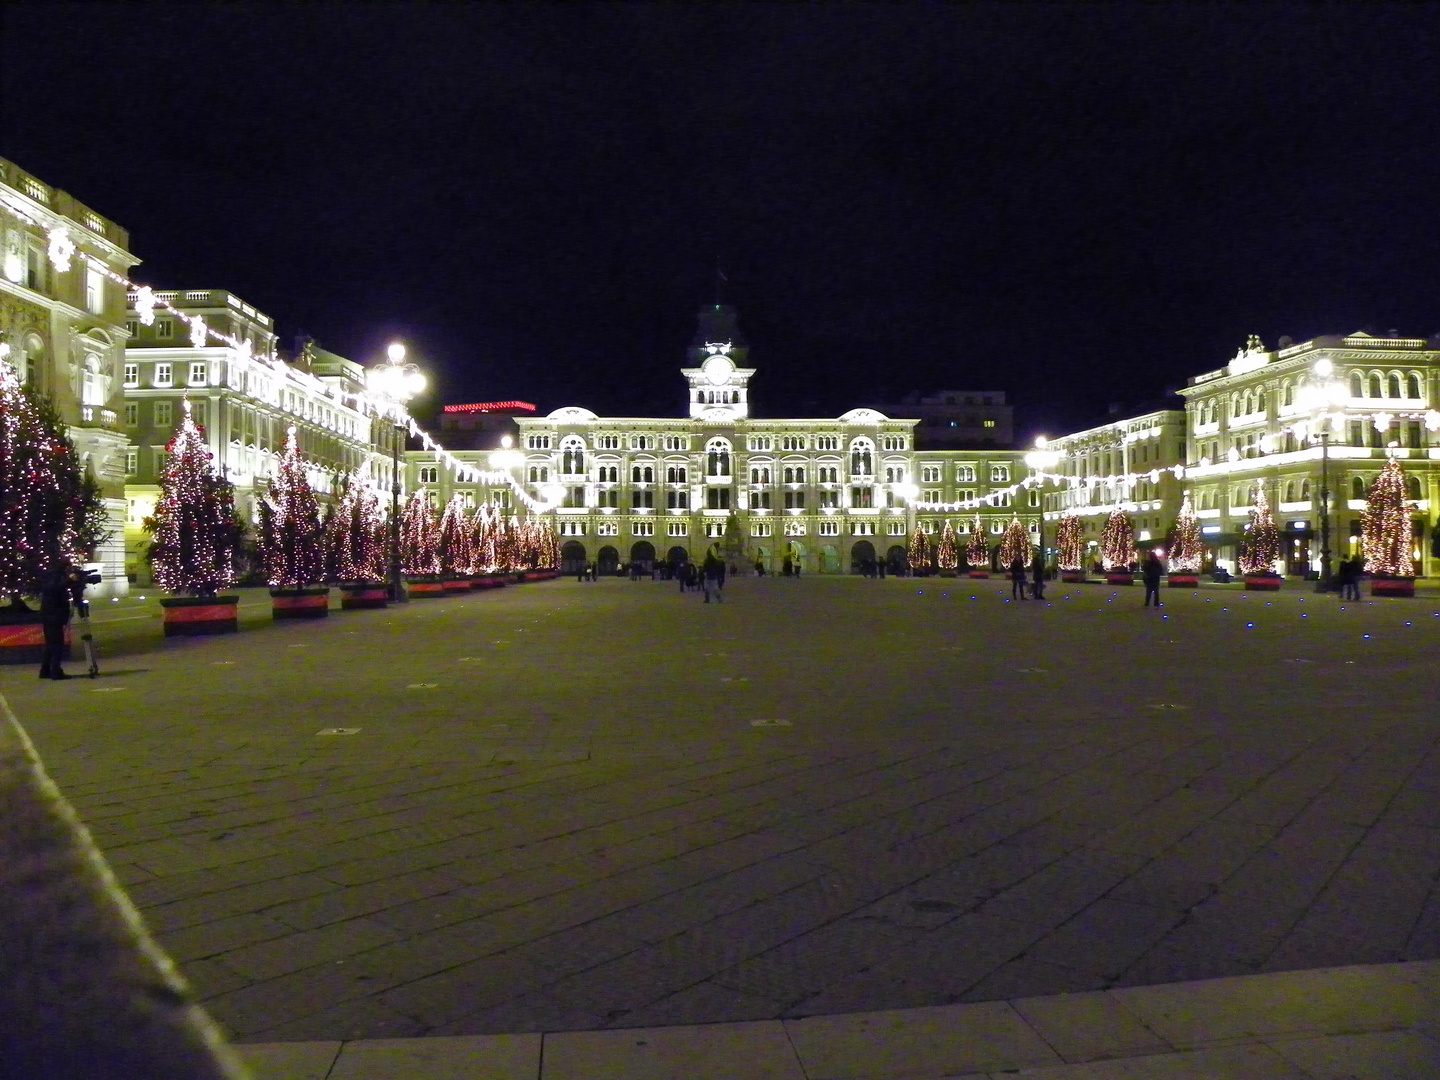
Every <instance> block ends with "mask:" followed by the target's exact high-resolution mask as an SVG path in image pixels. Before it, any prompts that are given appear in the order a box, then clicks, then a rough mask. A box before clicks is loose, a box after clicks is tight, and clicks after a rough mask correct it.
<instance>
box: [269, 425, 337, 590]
mask: <svg viewBox="0 0 1440 1080" xmlns="http://www.w3.org/2000/svg"><path fill="white" fill-rule="evenodd" d="M260 558H261V562H262V563H263V565H264V567H265V578H266V580H267V581H269V583H270V586H271V587H272V588H276V589H304V588H307V587H309V586H311V585H314V584H316V583H317V582H319V581H321V580H322V579H323V578H324V576H325V552H324V536H323V532H322V528H321V524H320V502H319V500H318V499H317V498H316V497H315V490H314V488H312V487H311V486H310V480H309V478H308V477H307V476H306V474H305V462H304V459H302V458H301V457H300V444H299V442H298V440H297V439H296V437H295V428H294V427H293V426H292V427H291V428H290V430H289V432H288V433H287V435H286V438H285V453H284V456H283V457H281V459H280V466H279V468H277V469H276V470H275V475H274V476H272V477H271V478H270V484H269V486H268V488H267V489H266V492H265V497H264V498H263V499H261V500H260Z"/></svg>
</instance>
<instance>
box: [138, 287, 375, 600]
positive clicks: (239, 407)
mask: <svg viewBox="0 0 1440 1080" xmlns="http://www.w3.org/2000/svg"><path fill="white" fill-rule="evenodd" d="M155 295H156V296H157V297H158V298H160V299H163V300H166V301H168V302H169V303H171V304H173V305H174V306H175V307H176V308H179V309H180V310H181V311H184V312H185V313H186V315H187V317H194V316H197V315H198V316H200V317H202V318H203V319H204V320H205V324H206V325H207V326H209V327H211V328H213V329H214V330H216V331H218V332H220V333H222V334H228V335H230V336H231V337H234V338H236V339H238V340H240V341H243V342H245V343H246V344H247V345H248V346H249V347H250V352H249V355H246V354H243V353H241V352H240V351H238V350H236V349H233V348H231V347H230V346H228V345H218V344H212V345H205V346H203V347H196V346H195V345H194V344H192V342H191V340H190V332H189V327H188V326H187V325H185V324H184V323H183V322H180V321H178V320H176V319H175V318H174V317H173V316H168V315H164V314H158V315H157V316H156V318H155V321H154V323H153V324H152V325H150V326H144V325H142V324H141V323H140V321H139V318H138V316H137V315H136V313H135V312H134V311H133V310H132V311H131V314H130V323H129V334H130V345H129V347H128V348H127V349H126V350H125V363H124V370H123V379H122V384H123V391H124V404H123V410H124V411H123V414H122V424H123V426H124V430H125V431H126V433H127V435H128V439H129V443H128V445H127V446H126V448H125V472H126V475H127V481H126V487H125V496H126V501H127V504H128V505H127V513H126V517H125V529H124V538H125V562H126V569H127V571H128V573H130V574H133V575H136V576H137V578H139V577H142V576H143V575H144V574H145V571H146V567H145V565H144V559H143V552H144V547H145V545H146V544H147V543H148V542H149V538H148V537H147V536H146V535H145V533H144V531H143V530H142V528H141V523H142V522H143V521H144V519H145V518H146V517H148V516H149V515H150V514H151V513H152V512H153V511H154V508H155V500H156V498H157V497H158V495H159V492H160V488H159V478H160V474H161V473H162V472H163V471H164V468H165V447H166V446H167V445H168V444H169V442H170V439H171V438H172V437H173V436H174V434H175V428H176V426H177V425H178V424H179V423H180V421H181V418H182V416H183V410H184V407H185V403H186V402H187V401H188V402H189V403H190V409H191V415H192V416H193V417H194V418H195V422H196V423H197V424H198V425H199V426H200V427H201V428H202V429H204V432H205V436H206V441H207V442H208V444H209V447H210V452H211V453H212V454H214V455H215V464H216V466H217V468H219V469H221V470H223V472H224V473H225V475H226V476H227V477H228V478H229V479H230V481H231V482H232V483H233V484H234V485H235V506H236V510H237V511H238V512H239V514H240V516H241V518H242V519H243V520H245V521H247V522H251V523H253V522H254V521H255V520H256V518H255V499H256V496H257V495H258V494H259V493H260V492H261V491H262V490H263V488H264V485H265V483H266V481H268V479H269V478H270V476H271V475H272V474H273V473H274V471H275V467H276V465H277V464H278V462H279V460H280V456H281V455H282V454H283V452H284V449H285V436H286V432H287V431H288V429H289V428H290V427H291V426H293V427H294V428H295V433H296V436H297V438H298V439H299V443H300V451H301V453H302V454H303V455H304V456H305V459H306V461H307V462H309V464H310V466H311V468H310V483H311V485H312V486H313V487H314V488H315V490H316V491H318V492H320V493H321V494H322V495H323V494H325V493H328V492H329V491H330V490H331V488H332V486H333V483H334V477H335V475H336V474H338V473H348V472H350V471H351V470H354V469H357V468H360V467H361V466H362V465H365V464H367V463H368V464H369V467H370V473H371V476H372V477H374V478H375V480H376V483H377V484H378V485H380V487H381V489H382V490H386V489H388V487H389V484H390V440H391V439H393V438H394V437H395V436H394V427H393V425H391V424H388V423H385V422H383V421H379V420H375V419H374V418H373V417H371V416H370V415H368V414H367V413H365V412H363V411H361V410H360V409H359V408H358V407H357V403H356V402H355V400H354V395H356V394H358V393H360V392H361V391H362V390H363V389H364V376H365V369H364V368H362V367H361V366H360V365H359V364H356V363H354V362H353V361H351V360H347V359H345V358H344V357H343V356H337V355H336V354H335V353H332V352H327V351H326V350H324V349H321V348H319V347H317V346H316V345H315V344H314V342H312V341H309V340H308V339H302V340H301V341H300V343H299V344H298V346H297V350H296V355H295V357H294V358H293V359H291V360H290V361H286V360H283V359H281V358H280V357H279V356H278V355H277V353H276V335H275V331H274V321H273V320H272V319H271V318H270V316H268V315H266V314H264V313H263V312H260V311H257V310H256V309H255V308H253V307H251V306H250V305H249V304H247V303H245V301H243V300H241V299H240V298H239V297H238V296H236V295H235V294H234V293H230V292H226V291H225V290H223V289H189V290H181V291H177V292H157V293H156V294H155ZM133 301H134V294H132V295H131V302H132V303H133Z"/></svg>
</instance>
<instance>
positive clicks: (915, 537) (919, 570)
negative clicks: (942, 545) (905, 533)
mask: <svg viewBox="0 0 1440 1080" xmlns="http://www.w3.org/2000/svg"><path fill="white" fill-rule="evenodd" d="M905 557H906V558H907V559H908V560H909V562H910V572H911V573H912V574H915V575H917V576H920V577H923V576H924V575H925V574H927V573H928V572H929V570H930V541H929V539H928V538H927V537H926V536H925V530H924V529H922V528H920V526H919V525H916V526H915V531H914V532H913V533H911V534H910V545H909V548H908V549H907V550H906V553H905Z"/></svg>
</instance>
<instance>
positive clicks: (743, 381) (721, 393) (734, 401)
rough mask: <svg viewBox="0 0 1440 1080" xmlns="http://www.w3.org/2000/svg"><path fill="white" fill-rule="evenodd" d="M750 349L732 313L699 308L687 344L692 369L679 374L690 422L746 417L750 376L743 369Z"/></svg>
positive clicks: (751, 371) (719, 306) (723, 307)
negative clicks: (686, 387)
mask: <svg viewBox="0 0 1440 1080" xmlns="http://www.w3.org/2000/svg"><path fill="white" fill-rule="evenodd" d="M749 353H750V349H749V347H748V346H747V345H746V344H745V339H744V337H743V336H742V335H741V333H740V328H739V327H738V326H737V325H736V320H735V309H734V308H733V307H730V306H729V305H727V304H715V305H712V306H710V307H706V308H701V310H700V318H699V327H698V328H697V329H696V332H695V340H694V341H692V342H691V343H690V362H691V363H692V364H694V365H695V366H694V367H687V368H682V369H681V371H680V373H681V374H682V375H684V376H685V378H686V380H687V381H688V382H689V383H690V416H691V418H692V419H701V420H717V421H732V420H744V419H746V418H748V417H749V415H750V402H749V396H750V391H749V389H748V384H749V382H750V376H751V375H754V374H755V369H754V368H747V367H743V366H742V365H743V364H744V363H745V360H746V357H747V356H748V355H749Z"/></svg>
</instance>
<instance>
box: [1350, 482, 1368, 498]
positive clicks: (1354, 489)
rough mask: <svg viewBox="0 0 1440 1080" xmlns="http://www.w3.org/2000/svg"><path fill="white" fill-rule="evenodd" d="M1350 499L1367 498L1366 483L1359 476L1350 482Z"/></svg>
mask: <svg viewBox="0 0 1440 1080" xmlns="http://www.w3.org/2000/svg"><path fill="white" fill-rule="evenodd" d="M1350 497H1351V498H1352V499H1363V498H1365V481H1364V480H1362V479H1361V478H1360V477H1358V476H1357V477H1355V478H1354V479H1353V480H1351V481H1350Z"/></svg>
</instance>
